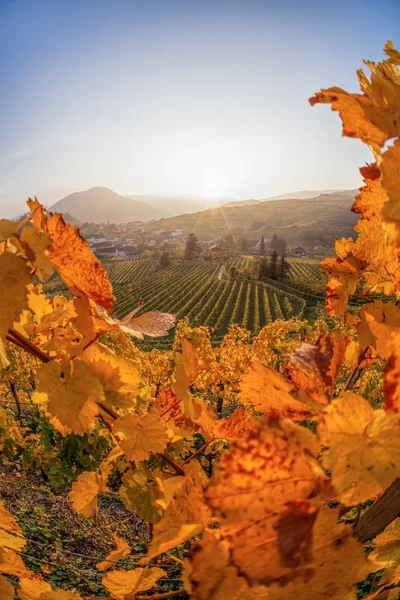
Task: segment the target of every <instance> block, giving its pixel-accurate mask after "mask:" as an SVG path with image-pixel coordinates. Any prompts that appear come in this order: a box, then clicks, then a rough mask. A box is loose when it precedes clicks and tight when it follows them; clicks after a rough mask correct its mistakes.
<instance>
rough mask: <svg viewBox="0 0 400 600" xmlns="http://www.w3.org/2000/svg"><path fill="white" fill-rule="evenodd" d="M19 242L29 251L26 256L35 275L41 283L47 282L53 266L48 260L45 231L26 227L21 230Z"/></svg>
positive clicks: (47, 241)
mask: <svg viewBox="0 0 400 600" xmlns="http://www.w3.org/2000/svg"><path fill="white" fill-rule="evenodd" d="M20 240H21V242H22V243H24V244H26V245H27V246H28V248H29V250H30V252H29V253H28V254H27V256H28V258H29V259H30V261H31V263H32V265H33V268H34V269H35V272H36V275H37V276H38V277H39V279H40V280H41V281H47V280H48V279H49V278H50V276H51V275H52V273H53V265H52V264H51V262H50V259H49V248H50V246H51V238H50V236H49V235H48V234H47V233H46V232H45V231H41V230H39V229H34V228H33V227H28V226H27V227H24V228H23V230H22V233H21V235H20ZM31 254H32V258H31Z"/></svg>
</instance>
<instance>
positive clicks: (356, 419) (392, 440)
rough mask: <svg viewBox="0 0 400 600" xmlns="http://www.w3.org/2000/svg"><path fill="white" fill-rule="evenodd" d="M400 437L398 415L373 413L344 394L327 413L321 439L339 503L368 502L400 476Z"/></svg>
mask: <svg viewBox="0 0 400 600" xmlns="http://www.w3.org/2000/svg"><path fill="white" fill-rule="evenodd" d="M399 434H400V424H399V421H398V417H397V416H396V415H394V414H391V413H387V412H385V411H383V410H373V409H372V407H371V405H370V404H369V402H368V401H367V400H365V399H364V398H362V397H361V396H359V395H357V394H354V393H352V392H344V393H343V394H341V396H340V397H339V398H337V399H336V400H334V401H333V402H332V404H330V405H329V406H327V407H326V408H325V409H324V411H323V413H322V416H321V420H320V423H319V426H318V435H319V437H320V439H321V443H322V445H323V446H326V447H327V448H328V449H327V450H326V451H325V452H323V455H322V462H323V465H324V466H325V467H326V468H327V469H329V470H330V471H331V473H332V484H333V486H334V488H335V489H336V491H337V498H338V500H339V501H340V502H342V503H343V504H345V505H346V506H354V505H355V504H359V503H360V502H365V500H368V499H369V498H372V497H373V496H375V495H376V494H377V493H378V492H380V491H381V490H382V489H383V488H385V487H387V486H388V485H390V484H391V483H392V482H393V480H394V479H396V477H399V476H400V435H399Z"/></svg>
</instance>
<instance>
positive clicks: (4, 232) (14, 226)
mask: <svg viewBox="0 0 400 600" xmlns="http://www.w3.org/2000/svg"><path fill="white" fill-rule="evenodd" d="M19 227H21V223H19V221H10V220H9V219H0V242H5V241H6V240H8V239H10V237H11V236H13V235H15V234H16V233H17V231H18V229H19Z"/></svg>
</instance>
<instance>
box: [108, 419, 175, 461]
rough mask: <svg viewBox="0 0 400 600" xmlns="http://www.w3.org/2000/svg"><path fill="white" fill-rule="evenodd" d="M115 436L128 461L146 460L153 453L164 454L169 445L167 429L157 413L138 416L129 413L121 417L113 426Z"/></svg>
mask: <svg viewBox="0 0 400 600" xmlns="http://www.w3.org/2000/svg"><path fill="white" fill-rule="evenodd" d="M113 434H114V435H115V436H116V437H117V438H118V439H119V440H120V445H121V448H122V449H123V451H124V452H125V455H126V457H127V458H128V460H135V461H139V460H146V459H148V458H149V457H150V454H151V453H156V452H163V450H164V449H165V447H166V445H167V443H168V440H169V438H168V433H167V429H166V427H165V425H164V423H163V422H162V420H161V418H160V417H159V416H158V415H156V414H155V413H148V414H147V415H143V416H138V415H134V414H132V413H129V414H127V415H125V416H123V417H119V419H117V420H116V421H115V423H114V425H113Z"/></svg>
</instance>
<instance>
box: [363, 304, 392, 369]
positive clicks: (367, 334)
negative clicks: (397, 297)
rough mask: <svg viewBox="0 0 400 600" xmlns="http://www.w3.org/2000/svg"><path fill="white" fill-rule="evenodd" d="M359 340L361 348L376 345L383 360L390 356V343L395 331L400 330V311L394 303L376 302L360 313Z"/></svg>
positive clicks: (365, 307)
mask: <svg viewBox="0 0 400 600" xmlns="http://www.w3.org/2000/svg"><path fill="white" fill-rule="evenodd" d="M359 317H360V323H359V325H358V338H359V341H360V346H361V348H367V347H368V346H371V345H372V344H374V345H375V347H376V351H377V353H378V354H379V355H380V356H381V357H382V358H388V357H389V354H390V350H389V345H390V344H389V342H390V339H391V336H392V333H393V331H394V330H395V329H400V309H399V308H398V307H397V306H396V305H395V304H394V303H393V302H387V303H384V302H382V301H381V300H376V301H375V302H371V303H369V304H367V306H363V307H362V308H361V310H360V312H359Z"/></svg>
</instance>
